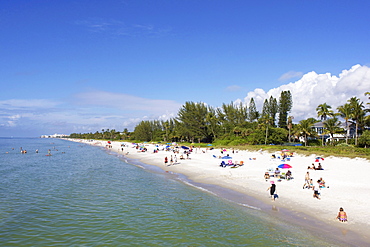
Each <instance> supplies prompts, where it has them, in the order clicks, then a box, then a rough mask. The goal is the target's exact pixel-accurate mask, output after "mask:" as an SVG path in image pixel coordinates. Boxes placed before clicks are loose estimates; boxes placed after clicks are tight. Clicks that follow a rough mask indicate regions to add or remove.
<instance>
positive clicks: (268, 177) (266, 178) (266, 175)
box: [264, 172, 270, 181]
mask: <svg viewBox="0 0 370 247" xmlns="http://www.w3.org/2000/svg"><path fill="white" fill-rule="evenodd" d="M264 178H265V180H266V181H267V180H268V179H270V174H269V173H268V172H265V176H264Z"/></svg>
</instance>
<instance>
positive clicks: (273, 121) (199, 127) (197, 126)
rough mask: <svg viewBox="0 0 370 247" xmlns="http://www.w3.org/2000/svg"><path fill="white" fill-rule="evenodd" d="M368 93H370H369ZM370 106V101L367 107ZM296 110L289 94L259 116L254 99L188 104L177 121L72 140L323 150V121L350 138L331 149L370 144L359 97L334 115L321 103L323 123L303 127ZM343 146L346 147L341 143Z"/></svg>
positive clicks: (368, 120) (368, 119) (329, 130)
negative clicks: (295, 119)
mask: <svg viewBox="0 0 370 247" xmlns="http://www.w3.org/2000/svg"><path fill="white" fill-rule="evenodd" d="M365 95H368V96H369V95H370V93H369V92H367V93H365ZM369 99H370V97H369ZM367 105H370V103H367ZM292 106H293V102H292V96H291V93H290V91H283V92H281V95H280V98H279V99H278V100H277V99H276V98H274V97H272V96H271V97H270V98H269V99H265V101H264V104H263V108H262V112H258V111H257V109H256V105H255V102H254V99H253V98H252V99H251V100H250V102H249V105H248V106H246V105H243V104H241V103H240V104H234V103H233V102H231V103H230V104H222V106H221V107H220V108H214V107H211V106H208V105H207V104H205V103H202V102H198V103H195V102H186V103H185V104H184V105H183V106H182V107H181V109H180V110H179V112H178V114H177V117H175V118H171V119H168V120H166V121H163V120H161V121H159V120H152V121H148V120H147V121H141V122H140V123H139V124H138V125H137V126H136V127H135V129H134V131H133V132H129V131H128V130H127V129H125V130H124V131H123V132H118V131H116V130H109V129H107V130H102V132H98V131H97V132H95V133H85V134H77V133H73V134H71V135H70V137H72V138H86V139H110V140H135V141H142V142H145V141H146V142H152V141H153V142H188V143H213V145H215V146H240V145H257V144H258V145H268V144H284V143H297V142H300V141H301V142H302V143H303V144H304V146H323V145H324V143H323V142H322V139H321V138H320V136H319V135H318V133H316V132H315V131H314V129H313V128H312V127H313V125H314V124H315V123H317V122H319V121H322V123H323V125H324V132H323V134H327V135H330V136H331V137H334V135H335V134H337V133H342V134H347V135H346V136H347V138H346V139H345V140H342V141H340V142H335V141H333V139H334V138H331V139H332V140H331V142H330V143H329V144H330V146H335V145H339V144H340V145H342V147H341V148H342V149H346V148H347V149H348V147H352V146H356V147H368V146H370V131H369V130H366V128H367V127H369V126H370V116H369V115H368V113H369V112H370V109H369V107H368V108H366V109H365V106H364V103H363V102H361V101H360V99H359V98H357V97H352V98H350V99H348V101H347V102H346V103H345V104H343V105H341V106H339V107H338V108H337V109H336V112H334V111H333V110H332V109H331V106H329V105H327V104H326V103H322V104H320V105H318V106H317V108H316V111H317V116H318V118H319V119H315V118H308V119H304V120H301V121H300V122H299V123H298V124H294V123H293V116H290V115H289V113H290V111H291V108H292ZM339 118H342V119H343V121H344V123H345V125H346V126H347V129H349V128H348V126H349V125H350V124H353V125H354V126H355V130H356V131H355V136H354V138H348V136H349V135H348V133H349V132H347V133H345V130H344V129H343V128H341V127H340V126H341V125H340V123H341V122H340V121H339ZM341 143H342V144H341Z"/></svg>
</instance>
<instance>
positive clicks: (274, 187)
mask: <svg viewBox="0 0 370 247" xmlns="http://www.w3.org/2000/svg"><path fill="white" fill-rule="evenodd" d="M270 183H271V186H270V187H269V188H268V189H267V190H270V197H271V200H273V201H275V196H274V195H275V192H276V184H275V182H274V181H271V182H270Z"/></svg>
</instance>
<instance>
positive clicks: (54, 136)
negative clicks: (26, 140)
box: [40, 134, 69, 138]
mask: <svg viewBox="0 0 370 247" xmlns="http://www.w3.org/2000/svg"><path fill="white" fill-rule="evenodd" d="M68 136H69V135H65V134H54V135H42V136H40V138H64V137H68Z"/></svg>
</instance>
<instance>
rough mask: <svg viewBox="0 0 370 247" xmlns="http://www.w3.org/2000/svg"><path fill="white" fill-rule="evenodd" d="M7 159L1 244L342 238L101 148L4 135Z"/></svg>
mask: <svg viewBox="0 0 370 247" xmlns="http://www.w3.org/2000/svg"><path fill="white" fill-rule="evenodd" d="M21 148H22V150H27V153H26V154H21V152H20V151H21ZM37 149H38V153H36V150H37ZM48 150H50V152H51V154H52V155H51V156H46V155H47V154H48ZM0 158H1V161H0V245H1V246H333V245H337V243H336V244H333V243H332V242H328V240H325V239H324V238H323V237H318V236H314V235H313V234H311V233H309V232H308V231H306V230H305V229H302V228H300V227H297V226H293V225H290V224H286V223H284V222H281V221H279V220H277V219H273V218H271V216H270V215H268V214H266V213H265V212H263V211H261V210H258V208H251V207H248V206H245V205H244V206H242V205H239V204H237V203H234V202H232V201H229V200H226V199H223V198H220V197H217V196H216V195H214V194H212V193H209V192H207V191H205V190H202V189H200V188H197V187H195V186H189V185H188V184H187V183H184V182H183V181H181V179H179V178H178V177H177V176H175V175H173V174H172V175H170V174H166V173H165V172H162V171H160V170H156V169H146V168H145V166H141V165H138V164H137V163H136V164H132V162H127V161H126V160H125V157H123V156H120V155H117V154H114V153H112V152H109V151H107V150H104V149H101V148H98V147H94V146H90V145H85V144H81V143H76V142H70V141H67V140H60V139H39V138H22V139H20V138H1V139H0Z"/></svg>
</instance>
